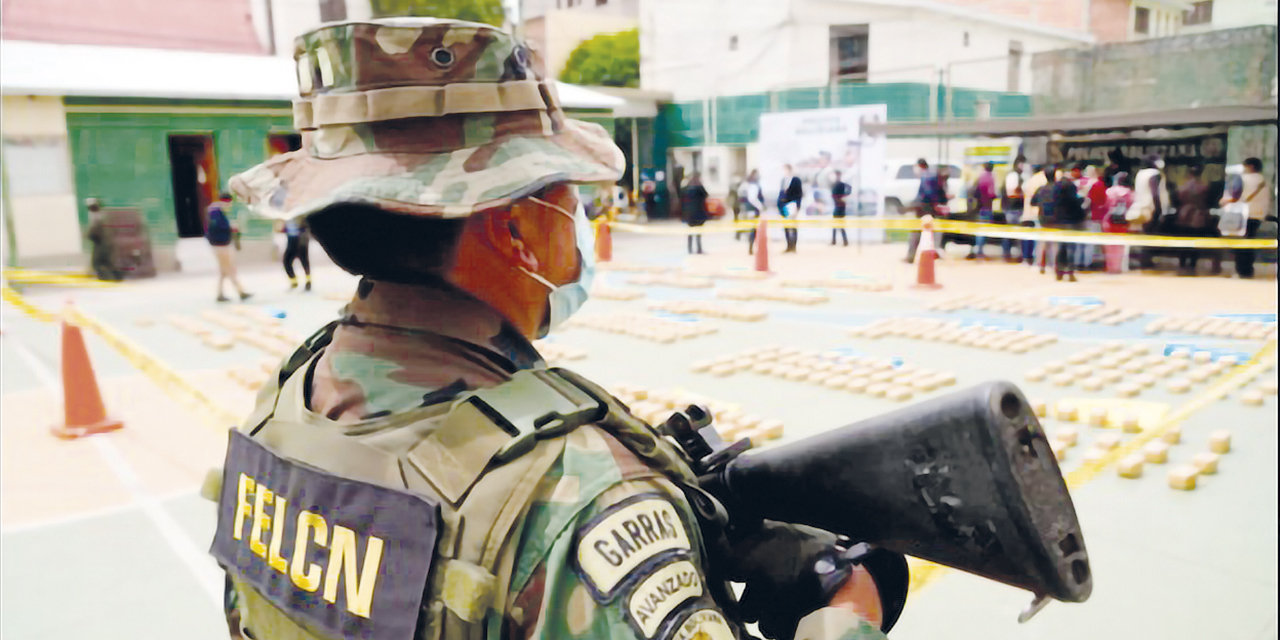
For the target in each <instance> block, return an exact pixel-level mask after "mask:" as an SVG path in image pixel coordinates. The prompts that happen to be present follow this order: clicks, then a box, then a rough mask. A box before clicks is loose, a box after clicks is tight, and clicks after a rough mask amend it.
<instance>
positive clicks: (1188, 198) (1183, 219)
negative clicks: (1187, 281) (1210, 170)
mask: <svg viewBox="0 0 1280 640" xmlns="http://www.w3.org/2000/svg"><path fill="white" fill-rule="evenodd" d="M1203 173H1204V167H1202V166H1200V165H1198V164H1196V165H1192V166H1190V167H1188V168H1187V179H1186V181H1184V182H1183V183H1182V185H1181V186H1179V187H1178V212H1177V213H1176V214H1174V220H1173V232H1174V234H1175V235H1179V236H1186V237H1188V238H1204V237H1208V235H1207V234H1208V232H1209V206H1210V204H1211V203H1210V201H1209V185H1207V184H1205V183H1204V181H1203V180H1201V179H1200V176H1201V175H1202V174H1203ZM1199 260H1200V250H1199V249H1192V248H1186V249H1182V250H1181V251H1179V252H1178V275H1181V276H1194V275H1195V274H1196V263H1197V262H1198V261H1199Z"/></svg>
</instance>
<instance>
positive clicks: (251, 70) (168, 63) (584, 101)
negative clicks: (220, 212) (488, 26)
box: [0, 40, 626, 110]
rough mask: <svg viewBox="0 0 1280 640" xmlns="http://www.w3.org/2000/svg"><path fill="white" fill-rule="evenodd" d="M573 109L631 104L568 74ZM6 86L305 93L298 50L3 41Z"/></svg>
mask: <svg viewBox="0 0 1280 640" xmlns="http://www.w3.org/2000/svg"><path fill="white" fill-rule="evenodd" d="M556 90H557V92H558V93H559V95H560V102H561V104H563V105H564V107H565V108H566V109H602V110H611V109H614V108H616V107H620V106H623V105H625V104H626V101H625V100H623V99H622V98H616V97H614V96H607V95H604V94H602V93H597V92H595V91H592V90H590V89H587V88H584V87H579V86H575V85H571V84H565V83H563V82H557V83H556ZM0 93H4V94H6V95H45V96H93V97H103V98H112V97H118V98H169V99H187V100H282V101H290V100H293V99H294V98H296V97H298V85H297V78H296V75H295V66H294V61H293V59H292V58H287V57H284V56H265V55H245V54H234V53H206V52H201V51H181V50H174V49H136V48H131V47H103V46H96V45H79V44H54V43H48V42H25V41H14V40H3V41H0Z"/></svg>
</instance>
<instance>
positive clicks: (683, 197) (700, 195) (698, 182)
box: [680, 171, 707, 253]
mask: <svg viewBox="0 0 1280 640" xmlns="http://www.w3.org/2000/svg"><path fill="white" fill-rule="evenodd" d="M680 210H681V212H682V213H683V214H684V223H685V224H687V225H689V228H690V232H689V253H695V252H694V250H693V246H694V244H697V245H698V251H697V253H702V232H701V231H693V229H694V228H696V227H701V226H702V225H703V224H705V223H706V222H707V190H706V189H705V188H703V186H702V177H701V176H700V175H698V172H696V171H695V172H693V174H692V175H690V176H689V184H688V185H687V186H686V187H685V188H684V191H681V192H680Z"/></svg>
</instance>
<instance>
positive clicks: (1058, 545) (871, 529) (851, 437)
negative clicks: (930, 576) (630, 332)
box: [658, 382, 1093, 628]
mask: <svg viewBox="0 0 1280 640" xmlns="http://www.w3.org/2000/svg"><path fill="white" fill-rule="evenodd" d="M658 430H659V432H660V433H662V434H663V435H667V436H670V437H671V438H672V439H674V440H675V441H676V442H677V443H678V444H679V445H680V447H681V448H682V449H683V450H684V453H685V455H686V456H687V457H688V459H689V461H690V462H691V467H692V468H693V470H694V472H695V473H696V474H697V475H698V486H696V487H689V488H686V493H687V494H688V495H689V497H690V504H691V505H692V506H693V507H694V510H695V512H696V513H697V515H698V518H699V520H700V525H701V527H702V528H703V530H704V538H705V539H707V540H714V539H716V537H718V536H723V535H725V532H726V531H728V532H731V533H732V532H735V531H736V532H738V533H741V532H742V531H750V530H752V529H753V528H757V527H759V526H760V525H761V523H762V522H763V521H764V520H773V521H779V522H786V523H793V524H800V525H807V526H811V527H816V528H818V529H823V530H825V531H828V532H831V533H833V534H836V535H837V536H841V537H843V538H844V539H846V540H847V541H848V542H852V543H861V544H857V545H855V546H856V547H858V548H859V551H858V555H859V556H860V557H861V558H863V559H865V560H868V562H866V563H865V566H866V567H867V569H868V570H870V571H871V572H872V575H873V576H874V577H876V579H877V584H878V586H879V588H880V591H881V597H882V600H883V599H886V595H888V596H889V597H888V600H889V602H887V603H886V606H885V621H886V623H888V626H892V623H893V620H894V619H896V617H897V615H898V614H899V613H901V610H902V605H903V603H905V599H906V587H907V585H906V576H905V562H903V560H902V557H901V556H896V563H897V564H898V565H900V567H901V568H899V569H895V567H894V565H895V562H894V560H893V559H892V557H893V556H894V554H905V555H911V556H915V557H917V558H921V559H924V560H929V561H932V562H936V563H939V564H942V565H946V566H949V567H953V568H956V569H959V570H961V571H965V572H968V573H972V574H975V575H979V576H982V577H984V578H988V579H991V580H995V581H997V582H1001V583H1004V584H1007V585H1011V586H1014V587H1018V588H1021V589H1025V590H1027V591H1030V592H1031V593H1032V594H1033V595H1034V599H1033V601H1032V603H1031V605H1030V606H1029V607H1028V608H1027V609H1026V610H1025V611H1023V612H1022V614H1021V615H1020V616H1019V618H1018V621H1019V622H1026V621H1027V620H1029V619H1030V618H1031V616H1033V615H1035V614H1036V613H1037V612H1039V611H1040V610H1041V609H1042V608H1043V607H1044V606H1045V605H1046V604H1047V603H1048V602H1049V601H1050V599H1056V600H1059V601H1063V602H1084V601H1085V600H1087V599H1088V597H1089V594H1090V592H1091V591H1092V588H1093V581H1092V572H1091V571H1090V568H1089V557H1088V554H1087V552H1086V551H1085V545H1084V536H1083V534H1082V532H1081V530H1080V523H1079V521H1078V520H1077V519H1076V512H1075V507H1074V506H1073V504H1072V502H1071V496H1070V495H1069V494H1068V493H1067V487H1066V483H1065V481H1064V480H1063V477H1062V472H1061V470H1060V469H1059V467H1058V462H1057V459H1056V458H1055V456H1054V454H1053V452H1052V450H1050V448H1049V443H1048V441H1047V440H1046V438H1045V434H1044V430H1043V429H1042V428H1041V426H1040V423H1039V421H1038V420H1037V419H1036V416H1035V413H1034V412H1033V411H1032V409H1031V407H1030V405H1029V404H1028V403H1027V400H1026V398H1025V397H1024V396H1023V395H1022V393H1021V392H1020V391H1019V390H1018V388H1017V387H1015V386H1014V385H1013V384H1010V383H1008V382H991V383H986V384H983V385H979V386H976V387H972V388H970V389H965V390H961V391H957V392H955V393H951V394H949V395H946V396H943V397H940V398H936V399H933V400H930V401H927V402H921V403H919V404H916V405H913V406H910V407H906V408H903V409H900V410H898V411H894V412H891V413H887V414H884V415H881V416H877V417H874V418H870V419H867V420H863V421H861V422H856V423H853V424H850V425H847V426H844V427H840V428H838V429H835V430H832V431H829V432H827V433H823V434H820V435H817V436H813V437H810V438H806V439H804V440H800V441H798V442H794V443H791V444H787V445H783V446H779V447H771V448H766V449H759V450H754V449H752V446H751V443H750V441H749V440H745V439H744V440H739V441H737V442H732V443H729V442H725V441H723V440H722V439H721V438H720V437H719V435H718V434H717V432H716V430H715V429H714V428H713V427H712V426H711V416H710V414H709V412H707V410H706V409H704V408H702V407H699V406H697V405H691V406H689V407H688V408H687V409H686V410H685V411H684V412H679V413H676V414H674V415H672V416H671V418H669V419H668V420H667V421H666V422H665V423H664V424H663V425H661V426H660V427H659V428H658ZM885 552H889V553H887V554H886V553H885ZM885 555H889V556H891V558H890V559H886V558H885V557H884V556H885ZM877 564H878V565H879V566H880V568H881V569H882V570H883V569H884V568H885V567H888V569H889V571H888V573H890V574H892V573H893V572H894V571H895V570H896V571H899V572H902V573H901V579H895V580H890V581H889V582H891V583H893V584H889V585H886V584H881V577H880V576H877V575H876V566H874V565H877ZM886 592H889V593H888V594H886ZM886 628H887V627H886Z"/></svg>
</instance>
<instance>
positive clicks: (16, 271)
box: [4, 267, 119, 288]
mask: <svg viewBox="0 0 1280 640" xmlns="http://www.w3.org/2000/svg"><path fill="white" fill-rule="evenodd" d="M4 279H5V280H6V281H8V282H17V283H20V284H56V285H66V286H74V287H90V288H107V287H114V286H118V285H119V283H116V282H106V281H103V280H99V279H97V278H96V277H94V276H91V275H89V274H85V273H62V272H59V271H36V270H33V269H21V268H18V267H5V268H4Z"/></svg>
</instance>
